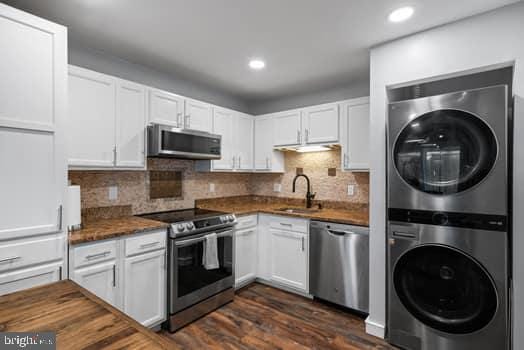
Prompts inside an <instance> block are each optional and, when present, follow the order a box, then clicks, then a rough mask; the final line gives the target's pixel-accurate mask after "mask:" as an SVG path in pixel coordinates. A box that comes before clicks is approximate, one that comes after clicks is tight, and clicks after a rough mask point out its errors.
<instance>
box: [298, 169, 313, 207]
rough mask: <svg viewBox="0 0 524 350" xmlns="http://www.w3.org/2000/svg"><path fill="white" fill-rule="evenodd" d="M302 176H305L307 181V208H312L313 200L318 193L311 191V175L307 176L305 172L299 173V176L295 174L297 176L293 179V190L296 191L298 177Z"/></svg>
mask: <svg viewBox="0 0 524 350" xmlns="http://www.w3.org/2000/svg"><path fill="white" fill-rule="evenodd" d="M301 176H302V177H304V178H305V179H306V181H307V193H306V208H311V202H312V200H313V198H315V195H316V193H311V184H310V182H309V177H307V176H306V175H304V174H298V175H297V176H295V178H294V179H293V192H295V185H296V183H297V179H298V178H299V177H301Z"/></svg>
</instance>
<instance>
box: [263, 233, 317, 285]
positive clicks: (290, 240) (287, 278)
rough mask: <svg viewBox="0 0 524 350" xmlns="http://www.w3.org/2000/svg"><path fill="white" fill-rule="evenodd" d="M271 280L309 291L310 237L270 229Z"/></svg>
mask: <svg viewBox="0 0 524 350" xmlns="http://www.w3.org/2000/svg"><path fill="white" fill-rule="evenodd" d="M270 233H271V280H272V281H274V282H277V283H280V284H282V285H284V286H287V287H290V288H294V289H297V290H300V291H304V292H307V291H308V253H307V252H308V240H307V238H308V236H307V235H306V234H303V233H296V232H289V231H283V230H275V229H270Z"/></svg>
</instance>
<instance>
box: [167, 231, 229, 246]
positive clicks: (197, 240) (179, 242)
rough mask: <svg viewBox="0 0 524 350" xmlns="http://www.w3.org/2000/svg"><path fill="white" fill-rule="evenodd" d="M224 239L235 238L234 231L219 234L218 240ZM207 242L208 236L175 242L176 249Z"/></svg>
mask: <svg viewBox="0 0 524 350" xmlns="http://www.w3.org/2000/svg"><path fill="white" fill-rule="evenodd" d="M222 237H233V231H232V230H228V231H223V232H219V233H217V238H222ZM205 240H206V236H202V237H198V238H189V239H184V240H183V241H178V242H175V246H176V247H183V246H187V245H191V244H195V243H198V242H203V241H205Z"/></svg>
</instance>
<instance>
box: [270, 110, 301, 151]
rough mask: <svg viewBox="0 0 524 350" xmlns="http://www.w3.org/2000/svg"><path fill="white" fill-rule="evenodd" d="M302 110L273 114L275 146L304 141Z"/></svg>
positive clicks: (296, 143)
mask: <svg viewBox="0 0 524 350" xmlns="http://www.w3.org/2000/svg"><path fill="white" fill-rule="evenodd" d="M300 116H301V113H300V111H289V112H282V113H277V114H274V115H273V134H274V145H275V146H291V145H298V144H301V143H302V140H303V135H302V123H301V117H300Z"/></svg>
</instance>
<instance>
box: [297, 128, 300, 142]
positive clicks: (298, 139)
mask: <svg viewBox="0 0 524 350" xmlns="http://www.w3.org/2000/svg"><path fill="white" fill-rule="evenodd" d="M297 143H300V130H297Z"/></svg>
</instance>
